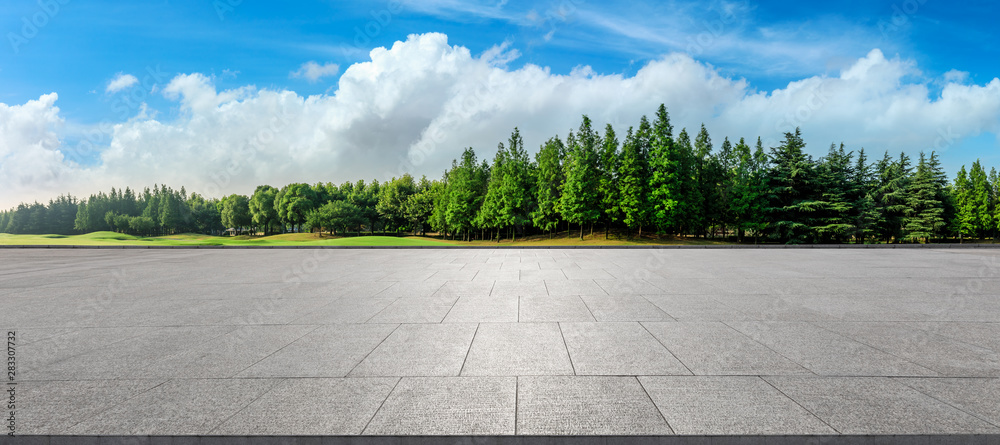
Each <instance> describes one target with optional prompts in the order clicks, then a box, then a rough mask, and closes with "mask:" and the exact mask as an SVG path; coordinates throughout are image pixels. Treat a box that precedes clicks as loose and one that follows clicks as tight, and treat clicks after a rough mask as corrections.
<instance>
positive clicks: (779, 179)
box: [765, 128, 816, 244]
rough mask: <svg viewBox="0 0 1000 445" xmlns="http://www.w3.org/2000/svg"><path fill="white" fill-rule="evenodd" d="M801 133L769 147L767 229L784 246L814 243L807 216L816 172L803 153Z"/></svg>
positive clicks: (798, 131) (796, 133) (803, 145)
mask: <svg viewBox="0 0 1000 445" xmlns="http://www.w3.org/2000/svg"><path fill="white" fill-rule="evenodd" d="M805 145H806V144H805V142H803V141H802V133H801V131H800V130H799V129H797V128H796V129H795V133H785V139H784V141H783V142H782V143H781V145H779V146H778V147H773V148H771V169H770V172H769V174H768V203H767V209H766V210H765V212H766V218H767V223H768V227H767V230H768V232H769V234H770V235H771V237H772V238H774V239H775V240H777V241H780V242H784V243H788V244H800V243H808V242H812V241H813V240H814V238H813V231H812V226H813V225H814V224H812V222H813V221H812V220H811V218H810V216H811V213H812V212H813V210H814V207H813V206H814V204H815V202H814V200H813V197H814V196H815V187H816V172H815V167H814V165H813V161H812V159H811V158H810V157H809V155H807V154H806V153H805V152H803V149H804V148H805Z"/></svg>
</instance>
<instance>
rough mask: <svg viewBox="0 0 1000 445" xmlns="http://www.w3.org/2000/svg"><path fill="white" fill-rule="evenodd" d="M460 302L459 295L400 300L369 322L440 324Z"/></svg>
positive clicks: (436, 295)
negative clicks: (456, 303)
mask: <svg viewBox="0 0 1000 445" xmlns="http://www.w3.org/2000/svg"><path fill="white" fill-rule="evenodd" d="M456 301H458V296H457V295H438V294H435V296H433V297H412V298H400V299H398V300H396V301H394V302H393V303H392V304H390V305H388V306H386V307H385V309H382V310H381V311H379V313H377V314H375V315H374V316H372V318H370V319H369V320H368V322H369V323H440V322H441V321H442V320H444V317H445V315H448V312H450V311H451V308H452V306H454V305H455V302H456Z"/></svg>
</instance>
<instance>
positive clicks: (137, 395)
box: [66, 379, 174, 431]
mask: <svg viewBox="0 0 1000 445" xmlns="http://www.w3.org/2000/svg"><path fill="white" fill-rule="evenodd" d="M115 380H118V379H115ZM151 380H153V381H154V382H155V381H158V380H162V381H161V382H160V383H157V384H155V385H153V386H150V387H149V388H146V389H145V390H143V391H139V392H138V393H136V394H135V395H133V396H132V397H126V398H125V400H122V401H121V402H120V403H118V405H121V404H123V403H126V402H129V401H131V400H132V399H135V398H137V397H139V396H141V395H143V394H146V393H147V392H150V391H152V390H154V389H156V388H159V387H161V386H163V385H166V384H167V383H170V381H171V380H174V379H151ZM69 381H76V380H69ZM118 405H113V406H109V407H107V408H105V409H102V410H100V411H98V412H96V413H94V414H92V415H89V416H86V417H85V418H83V419H80V421H79V422H76V423H74V424H73V425H70V426H69V427H68V428H66V431H69V430H71V429H73V428H75V427H77V426H78V425H80V424H81V423H83V422H86V421H88V420H90V419H95V418H97V417H98V416H100V415H101V414H104V413H106V412H108V411H111V410H112V409H113V408H115V407H116V406H118Z"/></svg>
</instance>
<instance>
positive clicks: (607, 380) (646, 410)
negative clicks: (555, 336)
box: [517, 377, 674, 435]
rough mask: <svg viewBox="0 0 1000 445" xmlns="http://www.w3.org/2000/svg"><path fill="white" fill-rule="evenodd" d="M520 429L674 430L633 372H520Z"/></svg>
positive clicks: (585, 432)
mask: <svg viewBox="0 0 1000 445" xmlns="http://www.w3.org/2000/svg"><path fill="white" fill-rule="evenodd" d="M517 433H518V434H525V435H553V434H555V435H569V434H572V435H597V434H603V435H640V434H641V435H660V434H673V433H674V431H673V430H671V428H670V426H669V425H668V424H667V421H666V420H664V418H663V416H662V415H661V414H660V411H659V410H658V409H657V408H656V406H655V405H654V404H653V402H652V401H651V400H650V398H649V395H647V394H646V391H645V390H643V388H642V385H640V384H639V381H638V380H636V379H635V377H519V378H518V386H517Z"/></svg>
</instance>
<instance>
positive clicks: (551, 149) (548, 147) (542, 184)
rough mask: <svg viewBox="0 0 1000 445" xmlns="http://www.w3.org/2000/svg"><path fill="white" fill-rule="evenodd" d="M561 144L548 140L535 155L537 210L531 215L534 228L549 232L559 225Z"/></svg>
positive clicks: (561, 171) (556, 138) (557, 140)
mask: <svg viewBox="0 0 1000 445" xmlns="http://www.w3.org/2000/svg"><path fill="white" fill-rule="evenodd" d="M563 151H564V148H563V143H562V141H561V140H559V138H558V137H554V138H552V139H549V140H548V142H546V143H545V145H542V147H541V149H539V150H538V153H537V154H536V155H535V160H536V162H537V164H538V169H537V170H536V171H535V176H536V189H535V190H536V195H535V196H536V201H537V203H538V206H537V208H536V209H535V211H534V212H533V213H532V222H533V223H534V224H535V227H538V228H539V229H541V230H545V231H548V232H549V237H550V238H551V237H552V231H553V230H555V229H556V227H557V226H558V224H559V201H560V193H561V190H562V187H563V168H562V153H563Z"/></svg>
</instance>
